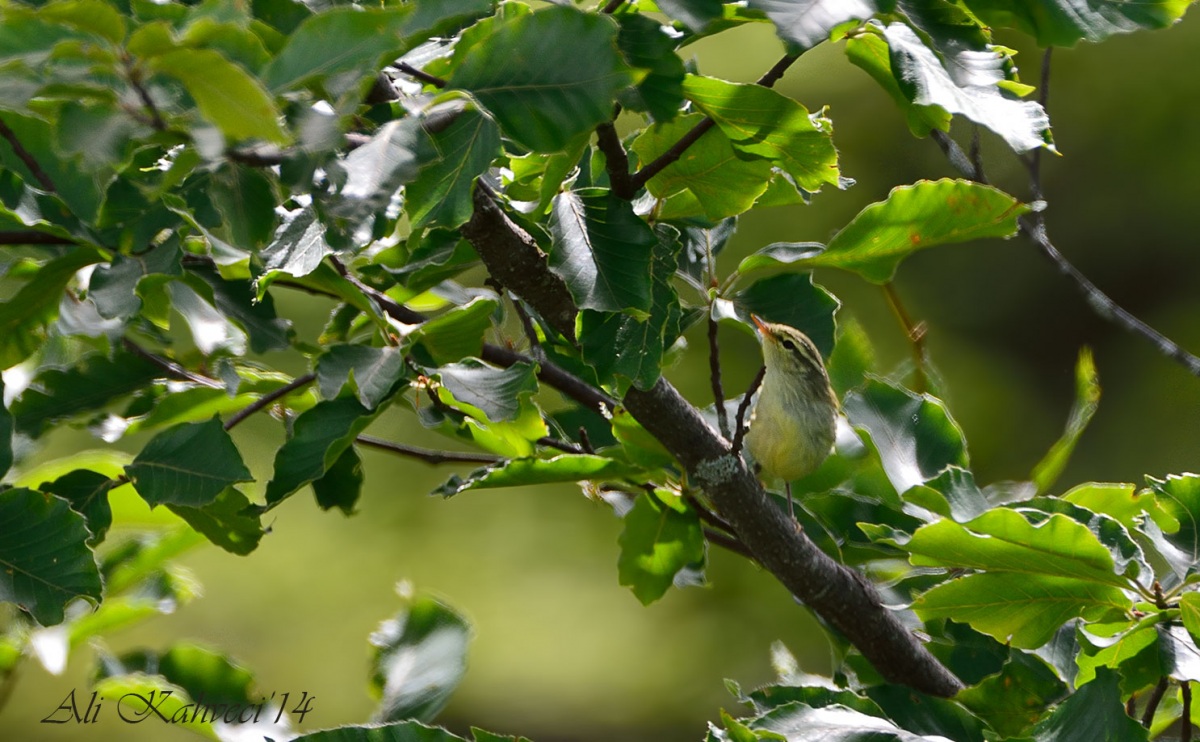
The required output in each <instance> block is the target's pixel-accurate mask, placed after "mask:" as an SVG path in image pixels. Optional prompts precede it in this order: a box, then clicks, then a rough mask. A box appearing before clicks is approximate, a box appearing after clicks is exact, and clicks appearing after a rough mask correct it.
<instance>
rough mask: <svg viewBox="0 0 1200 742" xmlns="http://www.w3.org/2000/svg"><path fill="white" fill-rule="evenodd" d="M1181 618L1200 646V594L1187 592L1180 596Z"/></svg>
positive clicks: (1193, 639)
mask: <svg viewBox="0 0 1200 742" xmlns="http://www.w3.org/2000/svg"><path fill="white" fill-rule="evenodd" d="M1179 616H1180V618H1182V619H1183V625H1184V628H1186V629H1187V631H1188V633H1189V634H1191V635H1192V641H1194V642H1196V643H1198V644H1200V593H1196V592H1186V593H1184V594H1183V595H1181V596H1179Z"/></svg>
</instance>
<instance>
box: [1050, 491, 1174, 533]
mask: <svg viewBox="0 0 1200 742" xmlns="http://www.w3.org/2000/svg"><path fill="white" fill-rule="evenodd" d="M1061 499H1062V500H1064V501H1066V502H1069V503H1072V504H1074V505H1079V506H1080V507H1084V508H1087V509H1088V510H1090V511H1092V512H1094V513H1102V514H1104V515H1107V516H1109V517H1111V518H1113V519H1115V520H1116V521H1118V522H1120V524H1121V525H1123V526H1125V527H1126V528H1127V529H1129V530H1131V531H1132V530H1134V529H1135V528H1137V527H1138V526H1140V525H1141V521H1142V515H1143V513H1145V514H1148V515H1149V516H1150V517H1151V518H1152V519H1154V520H1155V521H1158V522H1159V523H1160V525H1165V524H1166V523H1167V521H1168V520H1169V521H1171V522H1172V524H1174V522H1175V521H1174V518H1171V516H1169V515H1167V514H1166V512H1164V511H1163V510H1162V508H1161V507H1160V506H1159V503H1157V502H1156V501H1155V498H1154V494H1153V492H1152V491H1150V490H1142V491H1140V492H1138V491H1137V487H1135V486H1134V485H1132V484H1104V483H1101V482H1088V483H1087V484H1081V485H1079V486H1078V487H1075V488H1073V489H1071V490H1070V491H1068V492H1066V493H1065V494H1063V495H1061Z"/></svg>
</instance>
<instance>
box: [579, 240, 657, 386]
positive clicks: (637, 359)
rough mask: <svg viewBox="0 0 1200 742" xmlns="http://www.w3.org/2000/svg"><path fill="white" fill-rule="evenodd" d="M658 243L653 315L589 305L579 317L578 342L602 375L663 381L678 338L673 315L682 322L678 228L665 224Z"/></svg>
mask: <svg viewBox="0 0 1200 742" xmlns="http://www.w3.org/2000/svg"><path fill="white" fill-rule="evenodd" d="M665 229H667V230H669V232H670V233H669V234H668V233H665V232H663V233H660V235H659V237H660V239H659V241H658V242H657V243H656V244H655V245H654V248H653V251H654V259H653V263H652V264H651V266H650V280H651V287H650V292H651V301H652V306H651V309H650V316H649V317H647V318H646V319H638V318H635V317H631V316H629V315H628V314H623V313H619V312H611V313H608V312H596V311H593V310H590V309H585V310H583V312H581V314H580V317H579V329H578V332H579V343H580V347H581V351H582V353H583V360H584V361H585V362H587V364H588V365H589V366H591V367H592V368H593V369H595V370H596V374H597V375H598V376H599V377H600V378H601V379H609V378H612V376H614V375H620V376H623V377H625V378H627V379H629V380H630V381H632V382H633V385H634V386H636V387H637V388H638V389H649V388H651V387H652V386H654V384H655V383H657V382H658V379H659V376H660V373H661V369H662V359H663V355H664V354H665V353H666V352H667V350H668V348H669V347H670V345H671V343H673V342H674V341H675V333H673V332H672V331H671V327H670V326H671V324H672V320H674V322H675V324H678V315H679V297H678V296H677V295H676V294H675V290H674V289H673V288H672V287H671V278H672V276H674V274H675V253H676V252H677V251H676V249H675V240H674V237H676V236H677V233H676V232H675V230H674V229H673V228H670V227H666V228H665Z"/></svg>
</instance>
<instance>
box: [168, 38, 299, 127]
mask: <svg viewBox="0 0 1200 742" xmlns="http://www.w3.org/2000/svg"><path fill="white" fill-rule="evenodd" d="M149 62H150V64H151V66H152V67H153V69H154V70H155V71H157V72H160V73H162V74H165V75H170V76H171V77H174V78H175V79H177V80H179V81H180V82H181V83H183V86H184V88H185V89H187V91H188V95H190V96H192V100H194V101H195V102H196V106H197V107H198V108H199V109H200V113H201V114H202V115H203V116H204V117H205V118H206V119H208V120H209V121H211V122H212V123H213V124H215V125H216V126H217V128H219V129H220V130H221V132H222V133H223V134H225V136H227V137H229V138H230V139H232V140H235V141H237V140H241V139H263V140H266V141H268V142H276V143H281V144H282V143H284V142H287V140H288V135H287V133H286V132H285V131H284V130H283V129H282V128H281V127H280V125H279V121H280V119H281V114H280V111H279V109H278V108H276V106H275V101H274V100H273V99H272V98H271V95H270V94H269V93H268V92H267V91H266V90H265V89H263V87H262V84H261V83H259V81H258V80H257V78H254V77H252V76H251V75H250V74H249V73H247V72H246V71H245V70H244V69H242V68H241V67H239V66H237V65H236V64H234V63H233V62H230V61H229V60H227V59H226V58H225V57H223V56H221V55H220V54H219V53H217V52H215V51H212V50H211V49H176V50H174V51H170V52H167V53H166V54H162V55H160V56H157V57H153V58H152V59H151V60H149Z"/></svg>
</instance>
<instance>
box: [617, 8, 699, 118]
mask: <svg viewBox="0 0 1200 742" xmlns="http://www.w3.org/2000/svg"><path fill="white" fill-rule="evenodd" d="M617 23H618V24H619V25H620V30H619V31H618V32H617V47H618V48H620V50H621V53H622V54H624V55H625V58H626V59H627V60H628V61H629V63H630V64H631V65H633V66H634V67H638V68H641V69H645V70H647V71H648V72H647V74H646V76H645V77H644V78H642V81H641V82H639V83H638V84H637V87H635V88H633V89H632V90H627V91H625V93H624V94H622V96H621V102H622V104H623V105H624V107H625V108H628V109H630V110H633V111H644V112H647V113H649V114H650V115H651V116H652V117H653V118H654V120H655V121H669V120H670V119H672V118H674V117H675V115H676V114H677V113H678V112H679V107H680V106H681V105H682V104H683V78H684V75H685V74H686V72H685V70H684V67H683V60H681V59H680V58H679V55H678V54H676V53H675V47H676V46H677V45H678V44H679V41H678V40H677V39H676V38H673V37H672V36H670V35H668V33H667V31H668V29H666V28H664V27H663V26H662V25H661V24H659V23H658V22H657V21H655V20H652V19H650V18H648V17H646V16H644V15H633V14H629V13H624V14H621V15H619V16H617Z"/></svg>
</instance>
